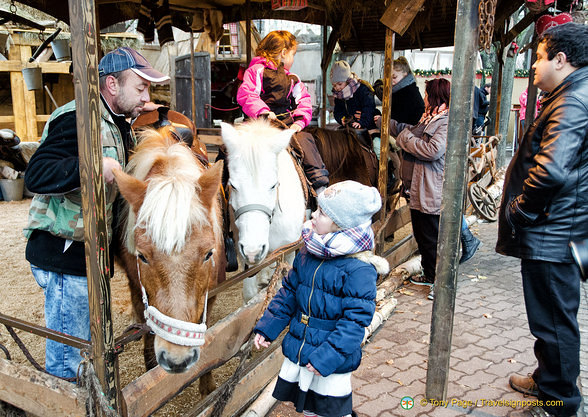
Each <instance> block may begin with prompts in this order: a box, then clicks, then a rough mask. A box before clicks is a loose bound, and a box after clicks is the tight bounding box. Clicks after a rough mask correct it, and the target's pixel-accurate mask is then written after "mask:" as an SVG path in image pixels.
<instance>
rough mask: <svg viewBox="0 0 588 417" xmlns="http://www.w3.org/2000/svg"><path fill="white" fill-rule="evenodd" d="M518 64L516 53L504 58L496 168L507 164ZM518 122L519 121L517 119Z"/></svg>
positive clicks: (498, 116)
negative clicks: (509, 130)
mask: <svg viewBox="0 0 588 417" xmlns="http://www.w3.org/2000/svg"><path fill="white" fill-rule="evenodd" d="M515 66H516V55H515V56H512V57H509V56H507V57H506V58H505V59H504V67H503V70H502V83H501V87H500V93H501V94H500V106H499V107H500V112H499V113H498V114H497V119H498V122H499V123H498V126H499V127H498V134H499V135H500V137H501V138H502V140H501V141H500V142H498V145H497V146H496V168H501V167H503V166H504V165H505V164H506V137H507V136H508V125H509V122H510V113H511V111H510V106H511V103H512V89H513V86H514V74H515ZM517 123H518V121H517Z"/></svg>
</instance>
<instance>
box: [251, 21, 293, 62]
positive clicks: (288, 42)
mask: <svg viewBox="0 0 588 417" xmlns="http://www.w3.org/2000/svg"><path fill="white" fill-rule="evenodd" d="M297 45H298V42H296V36H294V35H292V34H291V33H290V32H288V31H287V30H274V31H272V32H270V33H268V34H267V35H266V36H265V38H263V39H262V40H261V42H260V43H259V45H257V49H256V50H255V55H257V56H262V57H264V58H265V59H267V60H268V61H271V62H273V63H274V64H275V65H276V67H278V66H279V65H280V59H279V55H280V52H282V50H283V49H286V50H287V51H289V50H290V49H292V48H295V47H296V46H297Z"/></svg>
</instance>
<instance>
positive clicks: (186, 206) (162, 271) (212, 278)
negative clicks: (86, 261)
mask: <svg viewBox="0 0 588 417" xmlns="http://www.w3.org/2000/svg"><path fill="white" fill-rule="evenodd" d="M127 172H128V174H127V173H123V172H122V171H118V172H117V173H115V178H116V182H117V184H118V187H119V189H120V192H121V194H122V196H123V197H124V198H125V200H126V201H127V202H128V205H129V210H128V214H127V216H128V218H127V227H126V231H127V232H126V237H125V246H126V250H127V251H128V253H129V254H131V255H134V256H135V257H136V264H137V266H136V270H137V272H136V273H135V277H129V278H130V279H131V280H133V279H135V280H136V281H138V284H139V288H140V286H141V285H142V287H143V288H144V290H145V295H146V300H145V298H143V301H144V302H145V301H147V302H148V305H149V306H150V309H149V310H154V309H156V310H158V313H161V315H160V316H159V318H161V317H164V318H166V319H170V318H171V319H172V320H171V321H170V320H165V319H164V320H163V322H160V321H159V320H153V321H152V322H151V323H150V320H149V319H148V320H147V323H148V324H149V325H150V327H151V328H152V330H154V325H158V326H160V327H161V329H158V330H159V331H155V330H154V333H155V344H154V347H155V355H156V359H157V362H158V363H159V365H161V366H162V367H163V368H164V369H165V370H166V371H168V372H173V373H177V372H184V371H185V370H187V369H188V368H189V367H190V366H191V365H193V364H194V363H195V362H196V361H197V360H198V358H199V355H200V350H199V347H198V346H196V344H194V343H190V341H189V338H190V337H194V336H193V335H191V334H189V332H186V333H187V334H184V333H182V331H181V329H182V328H184V329H186V328H188V329H189V328H191V327H194V326H195V325H196V324H197V323H203V322H204V320H205V317H204V316H205V314H204V311H205V303H206V298H207V293H208V291H209V290H211V289H212V288H213V287H214V286H215V285H216V279H217V273H218V267H219V265H221V262H220V260H221V257H222V256H224V253H222V227H221V220H220V210H219V204H218V200H217V194H218V190H219V185H220V181H221V174H222V163H217V164H215V165H214V166H213V167H211V168H210V169H207V170H206V169H205V168H204V167H202V164H201V163H199V162H198V160H197V159H196V158H195V157H194V155H193V154H192V152H191V151H190V149H189V148H188V147H187V146H186V145H185V144H183V143H180V142H177V141H176V140H174V139H173V138H172V137H171V135H170V134H169V132H168V131H167V130H166V128H161V129H159V130H157V131H156V130H152V129H148V130H145V131H143V132H142V139H141V141H140V143H139V145H138V146H137V148H136V150H135V153H134V155H133V156H132V158H131V160H130V161H129V164H128V166H127ZM129 174H130V175H129ZM129 270H130V271H132V268H127V273H129ZM151 307H154V309H152V308H151ZM174 320H176V321H177V322H176V321H174ZM170 322H171V323H172V324H174V323H175V324H178V323H179V324H180V325H179V326H176V327H174V326H172V325H170V324H169V323H170ZM155 323H157V324H155ZM182 323H184V324H187V325H186V326H184V327H182ZM190 325H192V326H190ZM176 332H177V334H175V333H176ZM174 334H175V336H174ZM186 341H187V342H186Z"/></svg>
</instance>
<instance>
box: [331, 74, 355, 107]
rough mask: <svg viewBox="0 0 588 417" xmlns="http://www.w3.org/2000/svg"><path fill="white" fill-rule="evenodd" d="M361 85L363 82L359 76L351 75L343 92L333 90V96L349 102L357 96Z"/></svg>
mask: <svg viewBox="0 0 588 417" xmlns="http://www.w3.org/2000/svg"><path fill="white" fill-rule="evenodd" d="M360 85H361V82H360V81H359V78H357V75H355V74H354V73H351V77H349V78H348V79H347V85H346V86H345V87H343V89H342V90H341V91H335V90H334V89H333V90H332V91H333V95H334V96H335V98H338V99H340V100H349V99H350V98H351V97H353V94H355V92H356V91H357V89H358V88H359V86H360Z"/></svg>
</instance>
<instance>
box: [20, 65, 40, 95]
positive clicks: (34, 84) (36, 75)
mask: <svg viewBox="0 0 588 417" xmlns="http://www.w3.org/2000/svg"><path fill="white" fill-rule="evenodd" d="M22 75H23V77H24V81H25V84H26V86H27V89H28V90H29V91H31V90H40V89H42V88H43V73H42V72H41V68H40V67H30V68H23V69H22Z"/></svg>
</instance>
